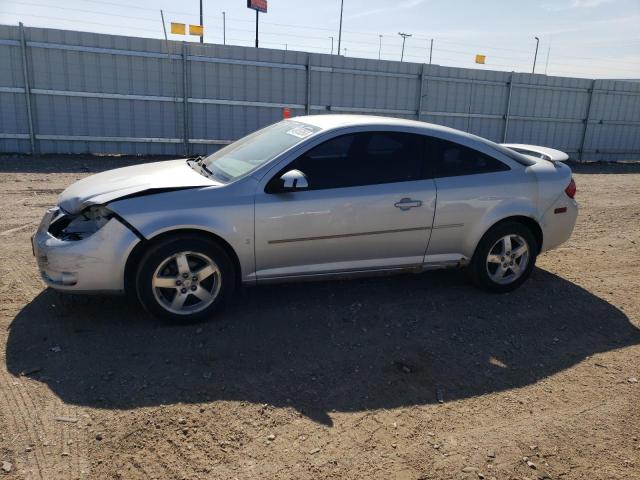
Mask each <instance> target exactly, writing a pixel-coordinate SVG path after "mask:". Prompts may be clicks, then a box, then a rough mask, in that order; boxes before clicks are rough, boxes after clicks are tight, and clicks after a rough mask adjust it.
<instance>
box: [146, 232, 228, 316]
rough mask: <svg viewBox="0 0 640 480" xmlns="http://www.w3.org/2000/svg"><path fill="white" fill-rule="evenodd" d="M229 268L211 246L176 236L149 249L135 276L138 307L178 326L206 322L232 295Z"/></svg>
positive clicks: (198, 239)
mask: <svg viewBox="0 0 640 480" xmlns="http://www.w3.org/2000/svg"><path fill="white" fill-rule="evenodd" d="M234 273H235V272H234V269H233V265H232V263H231V260H230V259H229V256H228V255H227V254H226V252H225V251H224V250H223V249H222V248H220V247H219V246H218V245H217V244H215V243H214V242H212V241H210V240H208V239H205V238H202V237H200V236H197V235H178V236H176V237H172V238H169V239H167V240H165V241H162V242H160V243H158V244H156V245H153V246H151V247H150V248H149V250H148V251H147V252H146V254H145V255H144V256H143V257H142V259H141V261H140V264H139V266H138V270H137V275H136V290H137V294H138V298H139V300H140V303H142V305H143V306H144V308H145V309H146V310H147V311H149V312H150V313H151V314H152V315H154V316H155V317H159V318H162V319H165V320H169V321H173V322H178V323H192V322H197V321H202V320H206V319H209V318H211V317H212V316H213V314H214V313H215V311H216V310H218V309H219V308H220V307H221V306H222V304H223V303H224V301H225V300H226V298H227V297H228V296H229V295H230V294H231V292H232V291H233V287H234V285H235V275H234Z"/></svg>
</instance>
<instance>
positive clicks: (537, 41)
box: [531, 37, 540, 73]
mask: <svg viewBox="0 0 640 480" xmlns="http://www.w3.org/2000/svg"><path fill="white" fill-rule="evenodd" d="M533 38H535V39H536V53H535V54H534V55H533V70H532V71H531V73H536V59H537V58H538V45H540V39H539V38H538V37H533Z"/></svg>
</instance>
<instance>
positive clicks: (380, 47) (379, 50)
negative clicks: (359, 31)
mask: <svg viewBox="0 0 640 480" xmlns="http://www.w3.org/2000/svg"><path fill="white" fill-rule="evenodd" d="M381 52H382V35H380V46H379V47H378V60H380V53H381Z"/></svg>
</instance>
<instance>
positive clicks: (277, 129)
mask: <svg viewBox="0 0 640 480" xmlns="http://www.w3.org/2000/svg"><path fill="white" fill-rule="evenodd" d="M319 130H320V128H318V127H314V126H312V125H307V124H306V123H301V122H295V121H292V120H284V121H282V122H278V123H275V124H273V125H270V126H268V127H266V128H263V129H262V130H258V131H257V132H254V133H252V134H250V135H247V136H246V137H244V138H241V139H240V140H238V141H236V142H233V143H232V144H231V145H227V146H226V147H224V148H222V149H221V150H218V151H217V152H215V153H213V154H211V155H209V156H208V157H207V158H205V159H204V160H203V161H202V167H203V168H204V169H205V170H206V172H207V173H208V174H209V175H210V176H211V177H212V178H214V179H215V180H217V181H220V182H223V183H229V182H233V181H234V180H237V179H238V178H240V177H243V176H245V175H248V174H249V173H251V172H252V171H254V170H255V169H256V168H258V167H260V166H261V165H264V164H265V163H267V162H270V161H271V160H273V159H274V158H276V157H277V156H278V155H280V154H281V153H282V152H284V151H285V150H288V149H289V148H291V147H293V146H294V145H296V144H298V143H300V142H302V141H303V140H304V139H305V138H307V137H309V136H311V135H313V134H314V133H316V132H318V131H319Z"/></svg>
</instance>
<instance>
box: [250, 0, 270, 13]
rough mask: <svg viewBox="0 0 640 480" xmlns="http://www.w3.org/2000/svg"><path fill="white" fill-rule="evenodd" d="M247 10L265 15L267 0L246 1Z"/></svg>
mask: <svg viewBox="0 0 640 480" xmlns="http://www.w3.org/2000/svg"><path fill="white" fill-rule="evenodd" d="M247 8H252V9H254V10H257V11H259V12H262V13H267V0H247Z"/></svg>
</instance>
